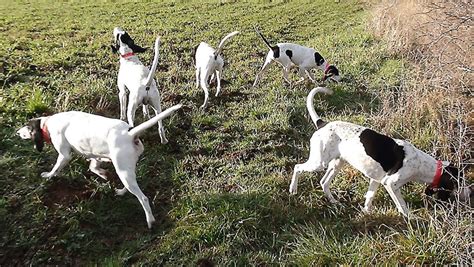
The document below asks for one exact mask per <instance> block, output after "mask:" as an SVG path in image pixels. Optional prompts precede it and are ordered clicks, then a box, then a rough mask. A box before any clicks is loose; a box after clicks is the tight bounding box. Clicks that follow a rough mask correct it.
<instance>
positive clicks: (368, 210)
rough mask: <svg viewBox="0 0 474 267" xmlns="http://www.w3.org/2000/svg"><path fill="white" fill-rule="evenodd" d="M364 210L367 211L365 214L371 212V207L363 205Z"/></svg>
mask: <svg viewBox="0 0 474 267" xmlns="http://www.w3.org/2000/svg"><path fill="white" fill-rule="evenodd" d="M362 212H363V213H365V214H370V212H371V209H370V208H368V207H363V208H362Z"/></svg>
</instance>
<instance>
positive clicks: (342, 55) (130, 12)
mask: <svg viewBox="0 0 474 267" xmlns="http://www.w3.org/2000/svg"><path fill="white" fill-rule="evenodd" d="M231 2H232V1H230V2H229V3H227V2H225V1H221V3H217V2H206V3H199V2H192V3H188V2H185V1H183V2H182V3H170V2H165V3H152V2H151V1H144V2H143V3H127V4H125V3H121V2H115V3H113V2H100V3H95V2H92V1H90V2H60V3H56V2H55V3H54V4H53V3H52V2H46V1H40V2H37V3H36V2H32V3H26V2H21V3H10V2H2V3H0V55H1V59H0V86H1V87H2V90H1V91H0V111H1V117H0V152H1V155H2V156H1V158H0V168H1V169H2V172H1V174H0V176H1V178H0V192H1V198H0V223H1V225H0V229H1V230H0V233H1V240H0V264H1V265H12V264H21V265H23V264H33V265H38V264H41V265H43V264H68V265H69V264H74V265H75V264H81V265H84V264H99V265H108V266H116V265H117V266H119V265H123V264H134V263H137V264H150V265H159V264H163V265H192V264H195V263H196V262H197V261H198V260H200V259H209V260H211V261H212V262H214V263H216V264H218V265H260V264H271V265H273V264H287V265H309V264H318V265H323V264H329V265H334V264H352V265H355V264H362V265H367V264H382V263H385V264H393V263H397V262H402V263H432V262H436V261H438V262H439V261H440V260H441V261H443V260H444V261H446V262H449V261H451V260H452V256H451V257H446V258H440V257H438V256H439V255H438V256H437V255H435V254H427V255H425V257H408V256H404V255H405V254H404V253H408V251H407V249H406V248H405V247H410V246H408V245H412V246H415V247H416V245H417V241H418V239H417V236H416V235H414V236H410V234H406V233H407V231H408V233H420V235H423V233H424V231H425V229H426V228H425V227H424V226H412V225H410V224H407V223H406V221H405V220H404V219H403V218H401V217H400V215H399V214H398V213H397V212H396V210H395V208H394V205H393V203H392V201H390V200H389V197H388V194H386V193H385V192H384V191H383V189H381V190H380V192H379V194H378V195H377V197H376V200H375V201H376V202H375V205H376V206H377V210H376V211H375V213H374V214H371V215H363V214H362V213H361V211H360V206H361V205H362V204H363V196H364V193H365V190H366V189H367V184H368V181H367V180H366V179H365V178H363V177H362V175H361V174H360V173H356V172H354V171H353V170H351V169H349V168H347V169H345V170H344V171H343V173H342V174H341V175H339V177H337V178H336V179H335V181H334V183H333V187H332V188H333V190H334V192H335V193H336V197H337V198H338V199H339V200H341V204H340V205H336V206H334V205H330V204H329V202H328V201H327V200H326V198H325V197H324V195H323V193H322V190H321V189H320V187H319V179H318V178H319V177H320V176H321V175H322V174H321V173H318V174H305V175H304V176H302V179H301V180H300V187H299V188H300V190H299V194H298V195H296V196H289V194H288V186H289V182H290V177H291V173H292V170H293V166H294V164H295V163H298V162H302V161H304V160H305V159H306V157H307V156H308V150H309V138H310V136H311V134H312V132H313V131H314V127H313V125H312V123H311V122H310V120H309V116H308V115H307V111H306V108H305V97H306V95H307V93H308V92H309V90H310V89H311V87H306V88H305V86H299V87H297V88H288V87H287V86H285V85H283V83H282V77H281V70H280V67H277V66H276V65H274V66H272V67H271V68H270V70H269V71H268V72H267V73H266V74H265V75H264V77H263V79H262V80H261V81H260V84H259V86H258V87H257V88H251V87H250V85H251V83H252V82H253V79H254V77H255V74H256V72H257V70H258V69H259V67H260V66H261V64H262V63H263V61H264V56H265V53H266V52H267V48H266V47H265V45H264V44H263V43H262V42H261V40H260V39H259V38H258V37H257V36H256V34H255V32H254V31H253V26H254V25H259V26H260V27H261V29H262V30H263V32H264V33H265V34H266V35H267V37H268V38H269V39H270V40H271V41H272V42H284V41H289V42H295V43H300V44H303V45H306V46H311V47H315V48H317V49H318V50H319V51H320V52H321V54H322V55H323V56H325V57H326V58H327V59H328V60H329V61H330V62H331V63H335V64H337V66H338V67H339V69H340V70H341V72H342V76H343V82H342V83H340V84H337V85H335V84H331V85H330V87H331V88H332V89H333V90H335V94H334V95H333V96H330V97H317V100H316V101H315V103H316V105H317V106H316V108H317V111H318V112H319V113H320V114H321V115H323V116H324V117H325V118H328V119H329V120H334V119H345V120H349V121H353V122H357V123H360V124H364V125H368V120H367V118H370V116H371V114H372V112H374V111H376V110H377V108H378V101H377V97H376V96H377V92H378V91H379V90H391V89H392V88H394V87H396V86H398V85H399V84H400V83H401V81H400V79H401V73H402V71H403V65H404V63H403V62H402V61H401V60H400V59H398V58H393V57H389V56H386V55H387V53H386V51H385V46H384V44H383V42H381V41H378V40H376V39H374V37H373V36H372V35H371V34H370V32H368V31H367V29H366V21H367V17H368V12H367V10H366V7H365V6H364V5H363V4H361V3H359V1H340V2H339V3H336V2H335V1H322V0H320V1H306V2H305V4H304V5H301V3H298V2H288V3H286V1H283V2H269V1H261V2H260V3H231ZM115 26H121V27H123V28H124V29H126V30H127V31H129V33H130V35H131V36H132V37H133V38H134V39H135V41H136V43H138V44H140V45H143V46H148V47H151V46H152V44H153V41H154V39H155V35H157V34H159V35H161V36H162V39H161V41H162V45H161V47H160V62H159V67H158V72H157V80H158V82H159V87H160V92H161V94H162V98H163V106H164V107H170V106H171V105H173V104H176V103H183V104H184V105H185V107H184V108H183V109H182V110H181V111H179V112H178V113H177V114H175V115H173V116H172V117H171V118H170V119H167V120H166V121H165V128H166V131H167V133H168V139H169V140H170V143H169V144H167V145H161V144H160V142H159V138H158V133H157V129H156V128H153V129H152V130H149V131H148V132H146V134H145V135H144V136H143V137H142V141H143V142H144V144H145V152H144V154H143V155H142V157H141V159H140V161H139V163H138V170H137V176H138V183H139V185H140V187H141V188H142V190H143V191H144V193H145V194H146V195H147V196H148V198H149V199H150V201H151V203H152V209H153V212H154V214H155V217H156V218H157V223H156V224H155V227H154V228H153V229H152V230H151V231H150V230H148V229H147V228H146V223H145V216H144V214H143V211H142V208H141V207H140V205H139V203H138V201H137V200H136V198H135V197H133V196H132V195H131V194H127V195H125V196H123V197H118V196H115V195H114V190H113V189H114V188H115V187H117V186H120V182H119V181H117V180H112V181H103V180H101V179H100V178H98V177H96V176H94V175H93V174H92V173H91V172H90V171H88V170H87V166H88V165H87V162H86V161H85V160H84V159H82V158H80V157H75V159H74V160H73V161H72V162H71V163H70V164H69V165H68V166H67V167H66V168H65V169H64V171H63V172H62V173H61V174H60V175H59V176H58V177H55V178H52V179H50V180H45V179H42V178H41V177H40V176H39V174H40V173H41V172H43V171H48V170H49V169H50V168H51V167H52V165H53V164H54V161H55V157H56V152H55V151H54V149H53V148H52V147H50V146H49V147H48V148H47V149H46V150H45V151H44V152H43V153H42V154H39V153H38V152H35V151H34V150H33V148H32V144H31V143H30V142H26V141H22V140H19V138H17V137H15V136H14V132H15V129H17V128H19V127H20V126H22V125H23V124H24V123H25V122H26V121H27V119H29V118H32V117H35V116H39V115H41V114H51V113H55V112H60V111H66V110H73V109H74V110H81V111H86V112H92V113H95V114H101V115H105V116H109V117H114V118H118V115H119V108H118V97H117V92H118V90H117V87H116V78H117V77H116V76H117V71H118V57H117V55H116V54H112V53H111V51H110V48H109V45H110V44H111V43H112V29H113V27H115ZM234 30H239V31H240V32H241V34H240V35H237V36H235V37H234V38H233V39H232V41H230V42H229V43H227V45H226V47H225V49H224V58H225V60H226V66H225V69H224V79H225V80H226V81H228V82H229V83H228V84H224V86H223V89H222V95H220V96H219V97H214V96H213V93H215V91H214V90H215V88H212V89H211V95H212V96H211V97H210V106H209V107H208V108H207V109H206V110H204V111H203V110H201V109H199V106H200V105H201V104H202V101H203V92H202V90H201V89H196V88H195V85H194V67H193V64H192V59H191V51H192V49H193V47H194V46H195V45H196V44H198V43H199V42H200V41H206V42H209V43H210V44H211V45H213V46H216V45H217V44H218V42H219V41H220V38H222V37H223V36H224V35H225V34H227V33H228V32H231V31H234ZM152 54H153V53H152V52H151V51H148V52H146V53H144V54H142V55H140V56H139V57H140V59H141V60H142V61H143V62H144V63H145V64H150V63H151V60H152V56H153V55H152ZM316 75H317V76H318V77H319V75H321V73H320V72H317V73H316ZM291 78H292V79H293V80H296V79H297V77H296V75H295V74H292V76H291ZM138 119H139V120H142V117H141V115H138ZM430 138H432V136H428V137H427V139H430ZM420 143H423V140H420ZM109 169H110V170H113V167H112V166H109ZM421 193H422V189H421V187H420V186H409V189H408V190H405V195H406V199H407V201H408V202H409V204H410V205H411V208H412V209H413V210H414V209H417V208H421V209H422V210H423V208H422V207H423V203H422V201H421V198H420V195H421ZM422 216H423V215H422ZM413 227H414V228H413ZM410 229H412V230H410ZM413 229H414V230H413ZM387 242H388V243H389V244H392V245H393V244H395V245H398V246H395V247H396V249H397V250H396V251H395V252H394V251H391V247H387V246H386V245H385V244H386V243H387ZM405 245H406V246H405ZM381 253H385V254H381ZM387 253H388V254H389V255H390V256H387V257H384V256H383V255H387Z"/></svg>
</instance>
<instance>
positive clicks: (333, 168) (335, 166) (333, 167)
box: [319, 159, 344, 204]
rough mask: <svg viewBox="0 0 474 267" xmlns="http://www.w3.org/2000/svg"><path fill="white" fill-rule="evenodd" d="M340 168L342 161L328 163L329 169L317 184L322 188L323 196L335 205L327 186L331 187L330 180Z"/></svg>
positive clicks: (334, 160) (336, 160)
mask: <svg viewBox="0 0 474 267" xmlns="http://www.w3.org/2000/svg"><path fill="white" fill-rule="evenodd" d="M342 166H344V161H342V160H341V159H333V160H331V161H330V162H329V167H328V169H327V171H326V173H325V174H324V176H323V178H322V179H321V181H319V183H320V184H321V187H322V188H323V191H324V194H325V195H326V197H327V198H328V199H329V201H330V202H331V203H333V204H335V203H337V200H336V199H335V198H334V197H333V196H332V193H331V190H329V186H330V185H331V181H332V179H334V177H336V175H337V174H338V173H339V171H340V170H341V168H342Z"/></svg>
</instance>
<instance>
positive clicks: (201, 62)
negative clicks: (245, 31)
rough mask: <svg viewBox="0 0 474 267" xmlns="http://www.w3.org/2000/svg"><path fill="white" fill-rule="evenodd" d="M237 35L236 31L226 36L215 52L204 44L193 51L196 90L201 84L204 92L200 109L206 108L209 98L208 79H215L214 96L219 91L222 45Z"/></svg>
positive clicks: (222, 62) (222, 66)
mask: <svg viewBox="0 0 474 267" xmlns="http://www.w3.org/2000/svg"><path fill="white" fill-rule="evenodd" d="M238 33H239V32H238V31H235V32H231V33H229V34H227V35H226V36H225V37H224V38H223V39H222V41H221V42H220V43H219V46H218V47H217V50H215V49H214V48H212V47H211V46H210V45H209V44H207V43H205V42H201V43H200V44H199V45H198V46H196V48H195V50H194V54H195V59H196V88H198V87H199V84H201V88H202V90H204V104H202V106H201V108H205V107H206V106H207V101H208V98H209V90H208V89H207V87H208V86H209V83H208V82H209V78H210V79H211V80H213V79H214V78H217V92H216V96H217V95H218V94H219V92H220V91H221V78H222V77H221V76H222V69H223V68H224V59H223V58H222V57H221V55H220V54H221V52H222V49H223V48H224V43H225V42H226V41H227V40H228V39H229V38H231V37H232V36H234V35H236V34H238Z"/></svg>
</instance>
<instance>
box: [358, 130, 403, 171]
mask: <svg viewBox="0 0 474 267" xmlns="http://www.w3.org/2000/svg"><path fill="white" fill-rule="evenodd" d="M359 138H360V142H361V143H362V145H363V146H364V149H365V153H367V155H369V156H370V157H371V158H373V159H374V160H375V161H377V162H378V163H380V165H381V166H382V168H383V170H384V171H385V172H386V173H387V174H389V175H391V174H394V173H396V172H397V171H398V170H399V169H400V168H401V167H402V166H403V159H404V158H405V151H404V150H403V146H400V145H398V144H397V143H395V141H394V140H393V139H392V138H390V137H388V136H386V135H383V134H379V133H377V132H375V131H373V130H370V129H365V130H363V131H362V133H361V134H360V136H359Z"/></svg>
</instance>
